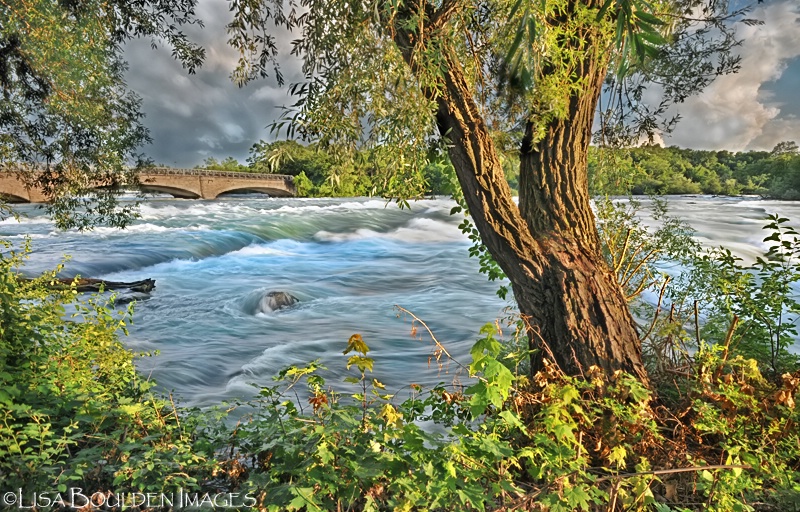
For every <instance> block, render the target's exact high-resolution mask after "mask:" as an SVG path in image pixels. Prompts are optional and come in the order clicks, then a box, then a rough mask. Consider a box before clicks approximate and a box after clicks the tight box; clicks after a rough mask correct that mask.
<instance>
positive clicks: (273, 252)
mask: <svg viewBox="0 0 800 512" xmlns="http://www.w3.org/2000/svg"><path fill="white" fill-rule="evenodd" d="M227 256H297V254H296V253H293V252H288V251H281V250H280V249H275V248H272V247H269V246H266V245H248V246H247V247H243V248H242V249H239V250H238V251H233V252H231V253H229V254H227Z"/></svg>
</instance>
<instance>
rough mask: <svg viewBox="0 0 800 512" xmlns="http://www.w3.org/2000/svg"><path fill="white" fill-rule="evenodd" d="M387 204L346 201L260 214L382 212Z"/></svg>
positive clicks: (266, 211)
mask: <svg viewBox="0 0 800 512" xmlns="http://www.w3.org/2000/svg"><path fill="white" fill-rule="evenodd" d="M386 206H387V203H386V201H383V200H377V199H371V200H369V201H364V202H356V201H348V202H346V203H337V204H327V205H316V204H309V205H302V206H289V205H285V206H281V207H280V208H276V209H274V210H261V213H264V214H270V213H273V212H282V213H301V212H321V211H331V210H383V209H384V208H386Z"/></svg>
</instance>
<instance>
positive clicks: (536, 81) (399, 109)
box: [228, 0, 752, 196]
mask: <svg viewBox="0 0 800 512" xmlns="http://www.w3.org/2000/svg"><path fill="white" fill-rule="evenodd" d="M231 9H232V11H233V13H234V22H232V23H231V24H230V25H229V27H228V29H229V32H230V34H231V39H230V42H231V43H232V44H233V45H234V46H235V47H237V48H239V50H240V57H241V58H240V61H239V66H238V68H237V69H236V71H234V73H233V77H234V79H235V80H236V81H237V83H239V84H240V85H243V84H244V83H246V82H247V81H249V80H250V79H252V78H255V77H257V76H266V75H267V74H268V71H269V70H268V69H267V66H274V65H277V55H278V48H277V46H276V45H275V44H274V41H267V40H264V39H263V38H260V36H259V34H262V33H266V32H267V31H268V30H269V27H271V26H272V24H275V25H281V26H284V27H287V28H289V29H291V30H292V31H293V32H294V33H295V34H297V39H295V40H294V41H293V47H292V50H291V52H292V53H293V54H294V55H296V56H299V57H301V58H302V59H303V72H304V74H305V79H304V81H303V82H302V83H298V84H294V85H292V86H291V92H292V93H293V94H294V95H295V96H296V97H297V102H296V103H295V104H294V105H293V106H292V107H289V108H287V109H286V111H285V115H284V116H283V118H282V119H281V120H279V121H278V122H276V123H275V124H274V126H273V127H274V128H275V129H276V130H279V131H280V130H285V131H286V133H287V135H288V136H290V137H294V136H301V137H303V138H306V139H310V140H317V141H320V142H322V143H323V144H331V145H334V146H336V147H339V148H349V150H350V151H351V152H352V151H354V150H355V148H357V147H360V146H371V147H374V148H386V151H391V152H392V154H391V155H390V156H389V157H390V158H391V159H392V164H393V165H391V166H390V169H391V171H390V172H391V173H392V176H391V179H390V180H388V181H387V185H388V186H387V191H386V192H388V193H389V194H393V193H394V194H399V195H404V196H412V195H415V194H418V193H419V190H418V189H420V188H421V187H422V185H421V184H420V183H419V182H420V180H419V178H420V169H421V168H422V167H423V165H424V160H425V155H426V152H427V151H428V149H429V144H430V140H431V138H432V137H435V135H436V123H435V114H436V112H437V108H438V107H437V104H436V99H437V97H438V95H439V94H440V93H441V90H442V85H443V76H444V74H445V73H446V72H447V71H448V70H449V69H452V68H453V67H458V68H459V70H460V71H462V72H463V75H464V77H465V79H466V81H467V82H468V86H469V89H470V91H471V92H472V94H473V99H474V100H475V102H476V104H477V107H478V108H479V109H480V115H481V117H482V118H483V119H484V120H485V121H486V123H487V124H488V126H489V127H490V128H491V129H492V131H493V132H494V133H495V134H496V135H497V136H498V137H501V138H502V137H503V135H502V134H509V133H511V134H514V133H516V134H519V133H520V132H521V128H522V127H523V126H524V125H525V124H526V123H528V122H533V123H535V126H536V130H534V134H535V136H541V135H542V133H543V130H544V128H545V126H546V125H547V123H548V122H550V121H552V120H553V119H558V118H562V117H563V116H565V115H566V113H567V105H568V100H569V97H570V95H571V94H574V93H575V92H576V91H582V90H584V89H583V88H584V87H585V85H586V84H583V83H580V80H578V79H576V78H575V77H576V76H578V74H577V73H576V72H575V71H576V69H577V66H579V65H580V63H581V62H582V60H583V59H587V58H591V59H596V60H597V61H598V62H600V63H602V64H603V65H606V66H609V69H611V70H612V72H611V74H610V77H609V80H608V91H607V92H606V94H604V97H605V98H606V102H605V103H604V104H603V105H602V106H601V109H602V118H601V120H602V130H601V134H602V137H601V138H602V141H603V142H606V143H610V142H615V141H619V140H628V141H629V140H631V138H638V137H640V136H641V135H642V134H644V135H652V134H653V133H654V132H655V131H656V130H668V129H669V128H670V127H671V125H672V122H673V121H674V120H662V119H661V118H662V117H663V116H664V114H665V112H666V109H667V107H668V106H669V104H670V103H671V102H676V101H677V102H680V101H683V99H685V97H686V96H687V95H689V94H691V93H693V92H697V91H698V90H700V89H702V88H703V87H705V86H706V85H707V84H708V83H709V82H710V81H711V80H712V79H713V78H714V77H715V76H717V75H719V74H723V73H728V72H733V71H735V70H736V69H737V68H738V62H739V61H738V58H737V57H734V56H731V53H730V51H731V49H732V48H733V47H735V46H736V45H737V44H738V41H736V40H735V38H734V37H733V31H732V28H731V27H732V22H734V21H736V20H740V19H741V18H742V16H743V15H744V13H745V11H729V6H728V3H727V2H724V1H723V2H714V1H705V0H659V1H654V2H646V1H643V0H605V1H593V0H587V1H583V2H573V1H568V0H555V1H547V2H544V1H530V0H527V1H526V0H486V1H479V2H466V1H463V0H441V1H422V0H412V1H404V0H389V1H384V0H368V1H365V2H349V1H343V0H340V1H333V2H331V1H322V0H300V1H296V0H290V1H289V2H282V1H278V0H270V1H267V2H262V1H257V0H236V1H234V2H232V3H231ZM747 21H751V20H747ZM751 22H752V21H751ZM259 47H260V48H261V52H255V51H254V49H255V48H259ZM255 55H258V56H259V58H254V56H255ZM648 84H656V85H657V86H658V87H659V88H660V90H661V92H662V95H663V101H662V102H661V103H660V104H659V105H658V106H655V107H652V108H650V107H648V106H646V105H643V104H642V101H641V100H642V96H643V92H644V90H645V87H646V86H647V85H648ZM609 98H613V99H611V100H610V101H609ZM516 138H517V141H519V135H516ZM388 148H391V149H388ZM414 178H416V180H415V179H414Z"/></svg>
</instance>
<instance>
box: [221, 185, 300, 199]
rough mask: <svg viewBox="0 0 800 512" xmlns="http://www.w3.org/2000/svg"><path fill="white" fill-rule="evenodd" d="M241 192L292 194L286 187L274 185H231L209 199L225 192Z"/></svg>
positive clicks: (272, 195) (277, 194)
mask: <svg viewBox="0 0 800 512" xmlns="http://www.w3.org/2000/svg"><path fill="white" fill-rule="evenodd" d="M237 192H238V193H241V194H246V193H249V192H258V193H259V194H267V195H268V196H270V197H291V196H292V195H293V194H292V193H291V192H289V191H287V190H286V189H281V188H275V187H254V186H252V185H251V186H247V185H236V186H231V187H229V188H225V189H223V190H221V191H220V192H217V194H216V196H215V197H213V198H209V199H216V198H218V197H220V196H224V195H226V194H233V193H237Z"/></svg>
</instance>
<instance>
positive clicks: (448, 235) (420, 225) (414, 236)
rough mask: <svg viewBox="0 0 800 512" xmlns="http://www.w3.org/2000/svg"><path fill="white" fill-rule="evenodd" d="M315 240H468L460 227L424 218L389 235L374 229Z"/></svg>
mask: <svg viewBox="0 0 800 512" xmlns="http://www.w3.org/2000/svg"><path fill="white" fill-rule="evenodd" d="M314 238H315V239H316V240H319V241H321V242H349V241H354V240H366V239H371V238H380V239H387V240H397V241H401V242H411V243H425V242H460V241H463V240H465V239H466V235H464V234H463V233H461V231H460V230H459V229H458V226H456V225H455V224H453V223H451V222H442V221H439V220H434V219H424V218H423V219H411V221H409V222H408V224H407V225H405V226H402V227H399V228H397V229H394V230H392V231H389V232H388V233H379V232H377V231H374V230H372V229H365V228H362V229H357V230H356V231H354V232H351V233H331V232H329V231H319V232H317V234H315V235H314Z"/></svg>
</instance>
